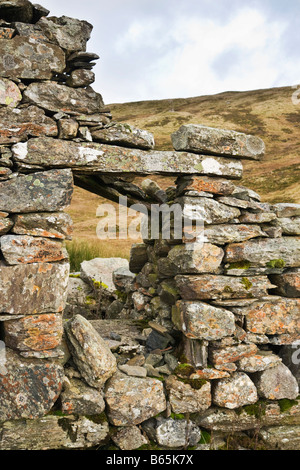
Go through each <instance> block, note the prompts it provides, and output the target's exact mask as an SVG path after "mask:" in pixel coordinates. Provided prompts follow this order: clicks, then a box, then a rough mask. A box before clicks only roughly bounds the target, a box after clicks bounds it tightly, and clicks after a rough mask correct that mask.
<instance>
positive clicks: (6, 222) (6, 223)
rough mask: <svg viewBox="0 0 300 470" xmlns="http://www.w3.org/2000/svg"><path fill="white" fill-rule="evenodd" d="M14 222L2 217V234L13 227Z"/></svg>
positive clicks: (0, 231)
mask: <svg viewBox="0 0 300 470" xmlns="http://www.w3.org/2000/svg"><path fill="white" fill-rule="evenodd" d="M13 225H14V223H13V221H12V220H11V219H8V218H6V217H0V235H5V234H6V233H7V232H9V231H10V229H11V228H12V227H13Z"/></svg>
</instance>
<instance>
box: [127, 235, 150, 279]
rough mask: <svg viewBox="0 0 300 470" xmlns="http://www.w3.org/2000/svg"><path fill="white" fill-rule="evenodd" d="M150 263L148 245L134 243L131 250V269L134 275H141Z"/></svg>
mask: <svg viewBox="0 0 300 470" xmlns="http://www.w3.org/2000/svg"><path fill="white" fill-rule="evenodd" d="M147 261H148V252H147V245H146V244H145V243H134V244H133V245H132V246H131V249H130V259H129V269H130V271H131V272H132V273H136V274H137V273H139V272H140V271H141V269H142V268H143V267H144V265H145V264H146V263H147Z"/></svg>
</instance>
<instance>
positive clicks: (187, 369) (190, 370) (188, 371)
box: [174, 363, 195, 377]
mask: <svg viewBox="0 0 300 470" xmlns="http://www.w3.org/2000/svg"><path fill="white" fill-rule="evenodd" d="M194 372H195V368H194V367H193V366H192V365H191V364H187V363H186V364H178V366H177V367H176V369H175V370H174V374H175V375H179V376H180V377H190V375H192V374H194Z"/></svg>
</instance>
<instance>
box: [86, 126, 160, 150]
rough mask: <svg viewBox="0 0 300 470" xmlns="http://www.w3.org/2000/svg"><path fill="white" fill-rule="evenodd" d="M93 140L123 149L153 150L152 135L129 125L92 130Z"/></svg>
mask: <svg viewBox="0 0 300 470" xmlns="http://www.w3.org/2000/svg"><path fill="white" fill-rule="evenodd" d="M92 136H93V140H94V141H95V142H102V143H107V144H113V145H121V146H123V147H134V148H140V149H144V150H149V149H153V148H154V145H155V143H154V137H153V135H152V134H151V133H150V132H148V131H145V130H142V129H138V128H136V127H133V126H130V125H129V124H122V123H116V122H115V123H111V124H110V125H109V126H108V127H106V128H105V129H99V130H95V131H93V130H92Z"/></svg>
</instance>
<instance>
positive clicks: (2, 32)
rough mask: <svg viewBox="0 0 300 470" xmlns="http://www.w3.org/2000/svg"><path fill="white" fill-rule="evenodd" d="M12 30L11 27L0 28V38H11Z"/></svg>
mask: <svg viewBox="0 0 300 470" xmlns="http://www.w3.org/2000/svg"><path fill="white" fill-rule="evenodd" d="M14 32H15V30H14V29H13V28H0V39H11V38H12V37H13V35H14Z"/></svg>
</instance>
